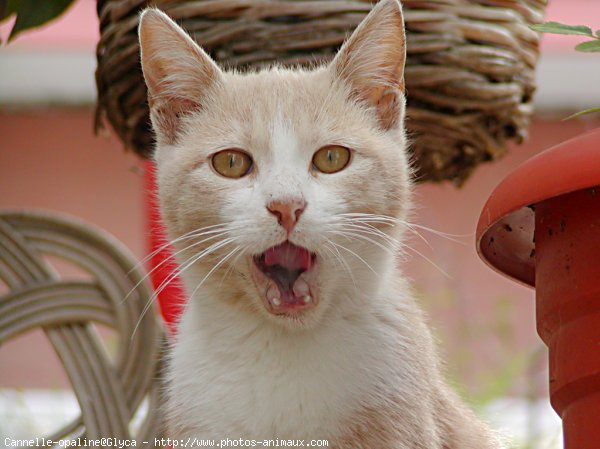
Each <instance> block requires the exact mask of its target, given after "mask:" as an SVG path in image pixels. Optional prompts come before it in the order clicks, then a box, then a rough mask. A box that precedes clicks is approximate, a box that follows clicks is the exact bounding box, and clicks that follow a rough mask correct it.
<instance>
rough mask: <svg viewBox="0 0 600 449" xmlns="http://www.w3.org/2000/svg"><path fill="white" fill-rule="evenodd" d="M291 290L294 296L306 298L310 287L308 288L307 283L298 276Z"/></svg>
mask: <svg viewBox="0 0 600 449" xmlns="http://www.w3.org/2000/svg"><path fill="white" fill-rule="evenodd" d="M292 290H293V291H294V294H295V295H296V296H300V297H303V296H308V295H310V287H309V286H308V282H306V281H305V280H304V279H303V278H302V276H300V277H299V278H298V279H296V282H294V286H293V287H292Z"/></svg>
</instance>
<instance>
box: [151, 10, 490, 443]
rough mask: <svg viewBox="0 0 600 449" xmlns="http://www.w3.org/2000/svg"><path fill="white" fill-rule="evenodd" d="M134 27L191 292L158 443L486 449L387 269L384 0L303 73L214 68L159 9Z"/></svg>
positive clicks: (400, 209) (399, 190)
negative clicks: (323, 62) (331, 54)
mask: <svg viewBox="0 0 600 449" xmlns="http://www.w3.org/2000/svg"><path fill="white" fill-rule="evenodd" d="M139 31H140V41H141V48H142V66H143V70H144V76H145V79H146V83H147V85H148V101H149V103H150V107H151V117H152V123H153V126H154V130H155V132H156V139H157V147H156V165H157V167H158V184H159V196H160V204H161V208H162V214H163V217H164V220H165V223H166V225H167V228H168V232H169V234H170V237H171V238H173V239H175V247H176V249H177V252H178V254H177V256H178V258H179V262H180V265H181V271H182V276H183V279H184V282H185V284H186V288H187V291H188V294H189V299H188V301H187V303H186V307H185V310H184V312H183V315H182V318H181V322H180V323H179V328H178V334H177V338H176V341H175V343H174V345H173V348H172V353H171V356H170V363H169V367H168V376H167V377H168V385H167V397H168V398H167V399H168V400H167V406H166V407H167V412H168V419H169V432H170V435H169V436H171V437H175V438H187V437H197V438H203V439H208V438H214V439H217V440H222V439H226V438H230V439H238V438H243V439H255V440H266V439H271V438H280V439H303V440H306V444H308V442H309V441H310V440H313V439H327V440H328V441H329V447H333V448H337V449H342V448H343V449H346V448H348V449H350V448H352V449H359V448H360V449H386V448H387V449H442V448H444V449H489V448H497V447H498V443H497V442H496V440H495V439H494V437H493V436H492V434H491V432H490V431H488V429H487V428H486V427H485V426H484V425H483V424H481V423H480V422H479V421H478V420H477V419H476V418H475V416H474V415H473V414H472V412H471V411H469V410H468V409H467V408H466V407H465V406H464V405H463V404H462V403H461V401H460V400H459V399H458V397H457V396H456V395H455V394H454V393H453V392H452V390H451V389H450V388H449V387H448V386H447V384H446V383H445V382H444V380H443V379H442V376H441V374H440V366H439V365H440V364H439V361H438V358H437V356H436V353H435V349H434V344H433V342H432V338H431V335H430V332H429V330H428V329H427V326H426V324H425V321H424V318H423V315H422V313H421V311H420V310H419V308H418V306H417V305H416V303H415V300H414V299H413V297H412V294H411V290H410V287H409V285H408V283H407V281H406V279H405V278H404V277H403V275H402V273H401V272H400V271H399V270H398V268H397V267H396V265H395V258H394V255H395V254H397V253H398V252H399V251H400V250H401V249H402V245H403V243H402V242H403V232H402V231H403V228H404V227H405V226H403V225H402V223H403V220H404V219H405V218H406V216H407V213H408V211H409V209H410V204H411V182H410V166H409V162H408V160H407V152H406V140H405V137H404V128H403V117H404V92H403V91H404V82H403V70H404V62H405V38H404V30H403V19H402V13H401V9H400V5H399V4H398V2H397V1H396V0H383V1H381V2H380V3H378V4H377V5H376V6H375V7H374V9H373V10H372V12H371V13H370V14H369V16H368V17H367V18H366V19H365V20H364V21H363V23H362V24H361V25H360V26H359V27H358V29H357V30H356V31H355V32H354V34H353V35H352V36H351V37H350V39H349V40H348V41H347V42H346V43H345V45H344V46H343V48H342V49H341V50H340V52H339V54H338V55H337V57H336V58H335V60H334V61H333V62H332V63H331V64H329V65H328V66H327V67H321V68H317V69H314V70H299V69H298V70H288V69H282V68H271V69H268V70H264V71H260V72H258V73H249V74H239V73H231V72H225V71H222V70H221V69H220V68H219V67H218V66H217V65H216V64H215V63H214V62H213V61H212V60H211V59H210V58H209V57H208V56H207V54H206V53H205V52H204V51H203V50H202V49H200V47H198V46H197V45H196V44H195V43H194V42H193V41H192V40H191V39H190V38H189V37H188V36H187V35H186V34H185V32H184V31H182V30H181V29H180V28H179V27H178V26H177V25H176V24H175V23H174V22H172V21H171V20H170V19H169V18H168V17H167V16H166V15H164V14H163V13H161V12H160V11H158V10H155V9H149V10H146V11H145V12H144V13H143V15H142V17H141V23H140V29H139ZM258 447H260V445H258Z"/></svg>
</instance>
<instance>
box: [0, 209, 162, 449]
mask: <svg viewBox="0 0 600 449" xmlns="http://www.w3.org/2000/svg"><path fill="white" fill-rule="evenodd" d="M57 266H59V267H61V268H62V270H61V272H59V271H58V270H57V269H56V267H57ZM74 267H77V269H78V271H74V269H73V268H74ZM65 272H67V273H68V275H67V274H65ZM82 274H83V276H82ZM0 287H1V288H0V291H2V294H0V346H2V345H3V344H5V343H6V342H7V341H8V340H11V339H13V338H16V337H17V336H19V335H21V334H24V333H26V332H30V331H32V330H36V329H42V330H43V331H44V333H45V335H46V337H47V338H48V340H49V341H50V343H51V345H52V347H53V348H54V350H55V352H56V354H57V355H58V357H59V358H60V360H61V362H62V364H63V367H64V369H65V372H66V374H67V376H68V378H69V381H70V382H71V386H72V387H73V392H74V393H75V396H76V397H77V401H78V402H79V407H80V410H81V415H80V416H79V417H77V418H75V419H74V420H73V421H71V422H70V423H68V424H67V425H65V426H64V427H62V428H61V429H59V430H57V431H56V432H55V433H54V434H52V435H45V437H46V438H47V439H50V440H53V441H55V442H56V441H59V440H64V439H76V438H79V437H81V438H88V439H100V438H106V437H111V438H119V439H121V440H124V439H131V438H136V439H137V440H138V441H140V442H143V441H147V442H149V443H148V444H140V447H155V446H154V438H158V437H161V436H162V435H163V434H162V429H163V426H162V419H161V417H160V414H159V413H158V411H157V410H158V407H157V404H158V402H159V389H160V386H161V383H160V382H159V379H160V372H161V370H160V366H161V362H160V349H161V345H163V344H164V342H165V335H164V333H163V331H162V327H161V326H160V324H159V322H158V320H157V318H156V313H155V312H154V310H152V309H149V310H148V309H147V304H148V300H149V298H152V290H151V288H150V286H149V284H148V283H147V282H145V276H144V273H143V271H142V270H141V269H139V268H138V266H137V265H136V264H135V262H134V259H133V258H132V257H131V256H129V255H128V254H127V252H126V251H125V250H124V248H123V246H122V245H121V244H120V243H119V242H117V241H116V240H115V239H114V238H112V237H111V236H109V235H108V234H106V233H104V232H102V231H100V230H98V229H94V228H92V227H90V226H89V225H85V224H82V223H80V222H78V221H76V220H74V219H72V218H67V217H62V216H58V215H56V214H49V213H46V212H29V211H19V212H11V211H2V212H0ZM146 312H148V313H146ZM96 324H100V325H103V326H104V327H106V328H109V329H112V330H113V331H115V332H116V336H117V343H118V344H117V347H116V351H108V350H107V346H106V345H105V344H104V340H103V339H102V338H101V335H100V334H99V333H98V330H97V328H96V326H95V325H96ZM111 353H112V356H111ZM144 399H146V400H147V401H146V402H145V403H144V402H143V401H144ZM144 404H145V407H144ZM144 410H145V412H144ZM132 422H135V423H136V427H137V428H138V429H137V431H136V432H135V433H134V432H133V430H132V426H131V424H132ZM53 447H54V446H53ZM102 447H105V446H104V444H103V445H102Z"/></svg>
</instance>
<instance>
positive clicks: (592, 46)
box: [575, 39, 600, 52]
mask: <svg viewBox="0 0 600 449" xmlns="http://www.w3.org/2000/svg"><path fill="white" fill-rule="evenodd" d="M575 50H577V51H585V52H596V51H600V39H598V40H595V41H587V42H582V43H581V44H577V45H576V46H575Z"/></svg>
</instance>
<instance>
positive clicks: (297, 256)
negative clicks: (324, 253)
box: [265, 242, 312, 271]
mask: <svg viewBox="0 0 600 449" xmlns="http://www.w3.org/2000/svg"><path fill="white" fill-rule="evenodd" d="M311 264H312V255H311V254H310V252H309V251H308V250H307V249H305V248H302V247H300V246H296V245H294V244H292V243H290V242H284V243H282V244H281V245H277V246H274V247H272V248H269V249H268V250H266V251H265V265H266V266H267V267H272V266H273V265H280V266H281V267H283V268H285V269H287V270H289V271H295V270H301V271H307V270H309V269H310V266H311Z"/></svg>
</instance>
